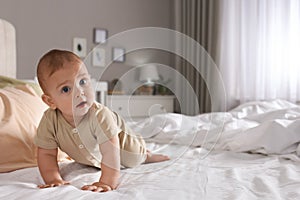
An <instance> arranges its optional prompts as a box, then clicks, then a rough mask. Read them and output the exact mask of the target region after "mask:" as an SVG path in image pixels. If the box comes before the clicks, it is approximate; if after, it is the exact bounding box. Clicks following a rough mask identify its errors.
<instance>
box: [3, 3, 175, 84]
mask: <svg viewBox="0 0 300 200" xmlns="http://www.w3.org/2000/svg"><path fill="white" fill-rule="evenodd" d="M172 6H173V2H172V0H87V1H84V0H22V1H20V0H1V2H0V18H3V19H6V20H7V21H9V22H11V23H12V24H14V26H15V28H16V33H17V77H18V78H22V79H30V78H33V76H34V75H35V70H36V64H37V61H38V59H39V58H40V57H41V56H42V55H43V54H44V53H45V52H47V51H48V50H50V49H52V48H61V49H68V50H72V41H73V38H74V37H83V38H86V39H87V48H88V51H89V50H91V49H92V48H93V47H94V46H95V44H93V28H95V27H100V28H105V29H107V30H108V34H109V37H110V36H112V35H114V34H117V33H120V32H122V31H125V30H128V29H132V28H137V27H146V26H154V27H164V28H172V26H173V25H172V23H173V22H172V12H173V11H172V9H173V7H172ZM149 52H150V54H151V51H148V53H149ZM133 54H134V53H133ZM152 54H153V55H154V56H155V59H154V60H153V61H154V62H158V63H163V64H166V65H171V61H170V58H169V56H168V55H165V54H163V55H162V54H160V53H157V52H155V51H152ZM129 57H130V55H129ZM127 60H128V59H127ZM129 60H130V59H129ZM131 67H132V64H131V63H128V62H125V63H113V64H111V66H110V67H109V68H108V69H107V70H106V72H105V73H104V74H103V76H102V77H101V80H108V81H109V80H112V79H114V78H118V77H120V76H121V75H122V74H123V73H125V72H126V71H128V70H129V69H130V68H131ZM97 70H99V68H94V67H89V71H90V72H91V74H92V75H93V74H95V72H96V71H97ZM95 78H97V77H95Z"/></svg>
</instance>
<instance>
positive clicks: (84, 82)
mask: <svg viewBox="0 0 300 200" xmlns="http://www.w3.org/2000/svg"><path fill="white" fill-rule="evenodd" d="M86 83H87V80H86V79H81V80H80V81H79V85H85V84H86Z"/></svg>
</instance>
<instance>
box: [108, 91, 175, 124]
mask: <svg viewBox="0 0 300 200" xmlns="http://www.w3.org/2000/svg"><path fill="white" fill-rule="evenodd" d="M174 99H175V97H174V96H172V95H165V96H160V95H131V96H129V95H107V96H106V106H107V107H109V108H110V109H111V110H113V111H115V112H117V113H119V114H120V115H121V116H122V117H123V118H124V119H125V120H126V121H129V120H133V121H138V120H141V119H145V118H147V117H149V116H153V115H155V114H162V113H169V112H174Z"/></svg>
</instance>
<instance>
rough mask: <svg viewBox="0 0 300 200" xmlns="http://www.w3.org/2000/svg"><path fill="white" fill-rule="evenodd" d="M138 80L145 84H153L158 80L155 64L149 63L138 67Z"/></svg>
mask: <svg viewBox="0 0 300 200" xmlns="http://www.w3.org/2000/svg"><path fill="white" fill-rule="evenodd" d="M139 80H140V81H142V82H144V84H145V85H147V86H154V85H155V81H157V80H159V76H158V72H157V68H156V64H154V63H149V64H145V65H142V66H141V67H140V77H139Z"/></svg>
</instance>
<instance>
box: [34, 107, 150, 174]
mask: <svg viewBox="0 0 300 200" xmlns="http://www.w3.org/2000/svg"><path fill="white" fill-rule="evenodd" d="M115 135H118V137H119V142H120V159H121V165H123V166H124V167H134V166H137V165H139V164H141V163H143V162H144V161H145V159H146V145H145V142H144V140H143V138H142V137H141V136H140V135H138V134H136V133H133V132H132V130H131V129H130V128H129V127H128V126H127V125H126V124H125V122H124V120H123V119H122V118H121V117H120V116H119V115H118V114H117V113H115V112H112V111H111V110H109V109H108V108H107V107H105V106H103V105H102V104H100V103H97V102H95V103H94V104H93V105H92V107H91V108H90V110H89V112H88V113H87V114H86V115H85V116H84V118H83V119H82V120H81V122H80V123H79V124H78V125H76V128H74V127H72V126H71V125H70V124H69V123H68V122H67V121H66V120H65V119H64V118H63V116H62V114H61V112H60V111H59V110H57V109H56V110H52V109H48V110H46V111H45V113H44V115H43V117H42V119H41V121H40V124H39V127H38V130H37V135H36V136H35V139H34V142H35V144H36V145H37V146H38V147H40V148H43V149H56V148H60V149H61V150H62V151H64V152H65V153H67V154H68V155H69V156H70V157H71V158H72V159H74V160H75V161H76V162H78V163H82V164H85V165H90V166H95V167H99V168H100V164H101V159H102V155H101V152H100V150H99V144H102V143H104V142H106V141H108V140H109V139H110V138H112V137H113V136H115Z"/></svg>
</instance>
